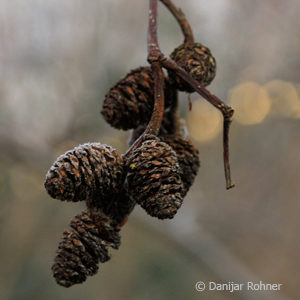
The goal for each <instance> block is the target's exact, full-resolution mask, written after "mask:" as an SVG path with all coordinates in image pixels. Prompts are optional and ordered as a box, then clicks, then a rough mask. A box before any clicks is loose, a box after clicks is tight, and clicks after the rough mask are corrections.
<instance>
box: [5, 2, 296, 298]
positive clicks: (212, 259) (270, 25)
mask: <svg viewBox="0 0 300 300" xmlns="http://www.w3.org/2000/svg"><path fill="white" fill-rule="evenodd" d="M174 1H175V0H174ZM175 4H177V5H178V6H181V7H182V9H183V11H184V12H185V14H186V15H187V17H188V19H189V20H190V22H191V24H192V27H193V29H194V34H195V37H196V40H197V41H200V42H201V43H203V44H204V45H206V46H208V47H209V48H210V49H211V51H212V53H213V54H214V56H215V57H216V60H217V64H218V70H217V76H216V78H215V80H214V81H213V83H212V84H211V86H209V90H210V91H211V92H213V93H214V94H216V95H217V96H219V97H220V98H221V99H223V100H224V101H225V102H226V103H228V104H230V105H231V106H232V107H233V108H234V109H235V115H234V121H233V123H232V129H231V136H230V151H231V153H230V155H231V167H232V175H233V179H234V181H235V183H236V187H235V188H234V189H232V190H229V191H226V190H225V180H224V175H223V173H224V172H223V161H222V118H221V115H220V113H219V112H218V111H217V110H215V109H214V108H213V107H212V106H211V105H210V104H208V103H207V102H206V101H205V100H203V99H201V98H200V97H199V96H198V95H196V94H193V95H192V100H193V110H192V111H191V112H189V110H188V101H187V99H188V95H187V94H184V93H182V94H180V99H181V100H180V114H181V116H182V117H184V118H185V119H186V123H187V127H188V130H189V133H190V138H191V139H192V140H193V142H194V143H195V144H196V145H197V147H198V148H199V151H200V159H201V164H202V165H201V168H200V171H199V174H198V176H197V179H196V182H195V184H194V185H193V187H192V189H191V190H190V192H189V193H188V195H187V197H186V199H185V202H184V204H183V206H182V208H181V209H180V211H179V212H178V214H177V215H176V217H175V218H174V220H170V221H159V220H156V219H154V218H151V217H149V216H147V215H146V213H145V212H144V211H142V210H141V209H140V208H139V207H137V208H136V209H135V211H134V212H133V213H132V215H131V216H130V218H129V221H128V223H127V224H126V226H125V227H124V229H123V231H122V239H123V240H122V246H121V247H120V249H119V250H118V251H114V252H113V257H112V259H111V261H110V262H108V263H106V264H103V265H101V266H100V270H99V273H98V274H97V275H96V276H93V277H91V278H89V279H88V280H87V281H86V282H85V283H84V284H82V285H77V286H74V287H72V288H69V289H65V288H62V287H60V286H58V285H57V284H56V283H55V281H54V279H53V278H52V273H51V270H50V268H51V265H52V261H53V258H54V254H55V251H56V248H57V245H58V242H59V240H60V237H61V234H62V232H63V230H64V229H66V228H67V227H68V223H69V220H70V219H71V218H72V217H73V216H74V215H75V214H77V213H80V212H81V210H82V209H84V205H83V203H79V204H77V203H76V204H74V203H62V202H59V201H55V200H53V199H51V198H50V197H49V196H48V195H47V194H46V192H45V190H44V187H43V181H44V178H45V174H46V172H47V170H48V169H49V167H50V166H51V165H52V163H53V161H54V160H55V159H56V157H57V156H58V155H60V154H62V153H64V152H65V151H66V150H68V149H72V148H73V147H75V146H76V145H78V144H80V143H85V142H89V141H91V142H92V141H99V142H101V143H106V144H110V145H112V146H114V147H116V148H117V149H118V151H119V153H124V152H125V151H126V149H127V139H128V137H129V132H124V131H117V130H115V129H112V128H110V127H109V125H107V124H106V123H105V122H104V120H103V119H102V117H101V116H100V114H99V111H100V109H101V105H102V101H103V98H104V95H105V93H106V92H107V91H108V89H109V88H110V87H111V86H112V85H114V84H115V83H116V82H117V81H118V80H119V79H120V78H121V77H123V76H124V75H125V74H126V73H127V72H128V71H129V70H130V69H133V68H136V67H137V66H140V65H145V64H147V62H146V49H147V48H146V31H147V23H148V21H147V14H148V1H146V0H144V1H141V0H131V1H125V0H102V1H82V0H81V1H80V0H73V1H67V0H59V1H58V0H51V1H50V0H43V1H39V0H27V1H22V0H12V1H0V149H1V152H0V168H1V172H0V191H1V210H0V223H1V227H0V245H1V247H0V253H1V254H0V264H1V269H0V299H5V300H17V299H24V300H25V299H30V300H34V299H45V300H47V299H57V300H60V299H63V300H69V299H72V300H73V299H74V300H77V299H83V298H84V299H90V300H94V299H103V300H106V299H107V300H108V299H120V298H121V297H122V299H134V300H135V299H200V298H201V299H214V300H219V299H220V300H223V299H224V300H225V299H300V289H299V280H300V260H299V250H300V243H299V228H300V218H299V213H300V201H299V198H300V184H299V183H300V182H299V179H300V156H299V153H300V96H299V93H300V81H299V68H300V59H299V53H300V36H299V28H300V19H299V13H300V2H299V1H297V0H290V1H284V0H265V1H259V0H252V1H246V0H242V1H238V0H231V1H223V0H214V1H210V2H209V1H205V0H190V1H179V0H176V1H175ZM182 40H183V38H182V35H181V32H180V29H179V27H178V25H177V24H176V22H175V21H174V19H173V18H172V16H171V15H170V14H169V12H168V11H167V10H166V8H165V7H164V6H163V5H161V4H160V6H159V42H160V45H161V48H162V50H163V52H164V53H166V54H168V53H170V52H171V51H172V49H174V48H175V47H176V46H177V45H179V44H180V43H181V42H182ZM260 280H261V281H263V282H268V283H281V284H283V286H282V289H281V291H279V292H276V291H275V292H270V293H263V292H247V291H243V292H236V293H229V292H219V291H210V292H209V291H206V292H203V293H199V292H196V291H195V288H194V285H195V283H196V282H197V281H204V282H206V283H207V282H209V281H214V282H218V283H222V282H229V281H234V282H236V283H239V282H241V283H243V282H247V281H254V282H258V281H260Z"/></svg>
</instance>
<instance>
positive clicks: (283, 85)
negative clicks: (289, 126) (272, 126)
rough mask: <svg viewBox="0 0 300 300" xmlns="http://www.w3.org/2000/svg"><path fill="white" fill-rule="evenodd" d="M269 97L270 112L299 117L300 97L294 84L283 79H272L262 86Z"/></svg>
mask: <svg viewBox="0 0 300 300" xmlns="http://www.w3.org/2000/svg"><path fill="white" fill-rule="evenodd" d="M264 87H265V88H266V90H267V92H268V94H269V96H270V98H271V102H272V107H271V112H272V113H273V114H274V115H283V116H285V117H294V118H295V117H296V118H299V117H300V99H299V95H298V92H297V90H296V88H295V86H294V85H293V84H292V83H289V82H286V81H283V80H272V81H269V82H268V83H267V84H265V86H264Z"/></svg>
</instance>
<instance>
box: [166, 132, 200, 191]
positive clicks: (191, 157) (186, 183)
mask: <svg viewBox="0 0 300 300" xmlns="http://www.w3.org/2000/svg"><path fill="white" fill-rule="evenodd" d="M161 139H162V141H164V142H165V143H167V144H168V145H170V146H171V148H172V149H173V150H174V151H175V153H176V156H177V159H178V163H179V166H180V168H181V169H182V175H181V180H182V183H183V193H182V197H184V196H185V195H186V194H187V192H188V191H189V189H190V187H191V185H192V184H193V182H194V180H195V177H196V175H197V173H198V170H199V167H200V160H199V151H198V149H197V148H195V147H194V145H193V144H192V142H191V141H189V140H188V139H185V138H183V137H181V136H179V135H177V136H174V135H172V136H170V135H169V136H163V137H162V138H161Z"/></svg>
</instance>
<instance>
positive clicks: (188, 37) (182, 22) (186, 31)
mask: <svg viewBox="0 0 300 300" xmlns="http://www.w3.org/2000/svg"><path fill="white" fill-rule="evenodd" d="M160 1H161V2H162V3H163V4H164V5H165V6H166V7H167V8H168V9H169V11H170V12H171V13H172V15H173V16H174V17H175V19H176V20H177V22H178V24H179V26H180V28H181V31H182V33H183V35H184V43H193V42H194V35H193V31H192V28H191V25H190V24H189V22H188V20H187V19H186V17H185V15H184V13H183V11H182V10H181V9H180V8H178V7H177V6H175V5H174V4H173V2H172V1H171V0H160Z"/></svg>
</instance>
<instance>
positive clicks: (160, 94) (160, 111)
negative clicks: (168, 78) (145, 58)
mask: <svg viewBox="0 0 300 300" xmlns="http://www.w3.org/2000/svg"><path fill="white" fill-rule="evenodd" d="M151 68H152V73H153V76H154V108H153V113H152V116H151V119H150V122H149V124H148V126H147V128H146V130H145V132H144V134H153V135H158V133H159V129H160V126H161V122H162V119H163V115H164V108H165V95H164V72H163V70H162V67H161V66H160V63H159V62H153V63H152V64H151Z"/></svg>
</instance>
